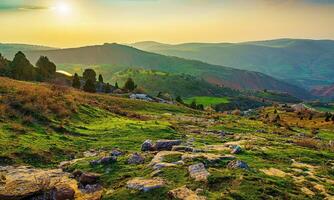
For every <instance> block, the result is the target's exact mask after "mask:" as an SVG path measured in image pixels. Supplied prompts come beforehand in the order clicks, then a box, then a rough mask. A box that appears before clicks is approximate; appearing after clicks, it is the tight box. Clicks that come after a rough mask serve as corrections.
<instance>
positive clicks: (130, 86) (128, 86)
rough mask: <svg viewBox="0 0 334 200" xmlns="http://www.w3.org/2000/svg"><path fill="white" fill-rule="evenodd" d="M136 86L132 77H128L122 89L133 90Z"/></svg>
mask: <svg viewBox="0 0 334 200" xmlns="http://www.w3.org/2000/svg"><path fill="white" fill-rule="evenodd" d="M135 88H136V85H135V82H134V81H133V79H132V78H128V79H127V80H126V82H125V84H124V87H123V89H125V90H128V91H133V90H134V89H135Z"/></svg>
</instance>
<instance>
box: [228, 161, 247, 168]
mask: <svg viewBox="0 0 334 200" xmlns="http://www.w3.org/2000/svg"><path fill="white" fill-rule="evenodd" d="M227 168H229V169H245V170H248V169H249V166H248V165H247V163H245V162H243V161H241V160H232V161H230V162H229V163H228V164H227Z"/></svg>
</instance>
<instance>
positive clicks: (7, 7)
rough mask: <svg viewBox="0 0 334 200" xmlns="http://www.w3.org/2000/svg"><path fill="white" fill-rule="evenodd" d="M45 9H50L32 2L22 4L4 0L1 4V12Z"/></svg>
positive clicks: (12, 0)
mask: <svg viewBox="0 0 334 200" xmlns="http://www.w3.org/2000/svg"><path fill="white" fill-rule="evenodd" d="M44 9H48V7H47V6H44V5H43V4H40V3H37V2H32V1H26V2H25V3H22V1H17V0H11V1H8V0H2V1H1V2H0V12H13V11H32V10H44Z"/></svg>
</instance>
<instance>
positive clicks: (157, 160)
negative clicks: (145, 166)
mask: <svg viewBox="0 0 334 200" xmlns="http://www.w3.org/2000/svg"><path fill="white" fill-rule="evenodd" d="M169 155H182V153H181V152H178V151H160V152H159V153H157V154H156V155H155V156H154V158H153V159H152V160H151V162H150V164H149V166H151V167H153V169H161V168H164V167H175V166H177V165H183V164H184V162H183V161H182V160H179V161H176V162H173V163H167V162H164V157H165V156H169Z"/></svg>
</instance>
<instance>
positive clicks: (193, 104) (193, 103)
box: [190, 99, 197, 109]
mask: <svg viewBox="0 0 334 200" xmlns="http://www.w3.org/2000/svg"><path fill="white" fill-rule="evenodd" d="M190 108H192V109H197V104H196V100H195V99H194V100H193V101H192V102H191V104H190Z"/></svg>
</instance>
